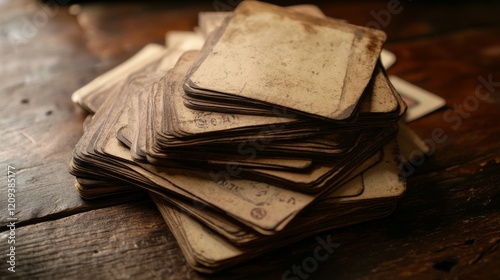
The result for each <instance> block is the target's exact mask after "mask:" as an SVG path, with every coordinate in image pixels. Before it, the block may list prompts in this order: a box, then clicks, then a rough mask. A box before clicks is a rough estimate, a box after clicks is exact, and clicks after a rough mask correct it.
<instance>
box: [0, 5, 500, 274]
mask: <svg viewBox="0 0 500 280" xmlns="http://www.w3.org/2000/svg"><path fill="white" fill-rule="evenodd" d="M0 2H1V4H0V5H2V6H1V9H0V55H1V61H0V74H1V75H0V97H1V100H2V101H0V131H1V132H0V142H1V143H2V145H3V146H2V149H0V166H1V167H0V168H5V166H6V165H7V164H13V165H15V167H16V168H17V171H18V173H17V174H16V178H17V180H18V181H17V188H18V201H17V202H18V209H19V211H18V212H17V213H16V216H17V217H18V218H19V219H20V221H21V226H20V227H19V228H18V239H17V240H16V241H18V242H19V243H18V245H19V246H18V249H17V250H18V251H17V252H18V257H19V258H18V261H19V263H18V270H17V271H18V272H17V273H16V274H15V275H14V276H16V277H17V278H26V277H31V278H42V279H49V278H50V279H57V278H75V277H78V278H87V279H89V278H119V279H123V278H134V279H135V278H137V279H151V278H163V279H209V278H213V279H280V278H281V277H282V275H283V273H284V272H286V271H287V270H289V269H291V268H292V265H300V264H301V263H302V262H303V261H304V259H306V258H308V257H310V256H311V255H312V254H313V252H314V249H315V248H316V246H318V243H317V241H316V239H315V238H314V237H313V238H309V239H306V240H303V241H301V242H298V243H296V244H293V245H291V246H288V247H286V248H282V249H279V250H277V251H275V252H272V253H270V254H267V255H266V256H263V257H262V258H259V259H257V260H254V261H252V262H249V263H247V264H244V265H241V266H239V267H237V268H234V269H232V270H229V271H226V272H224V273H222V274H220V275H217V276H215V277H206V276H203V275H200V274H198V273H195V272H193V271H192V270H190V269H189V268H187V266H186V264H185V262H184V259H183V257H182V254H181V253H180V251H179V249H178V247H177V245H176V244H175V241H174V240H173V239H172V237H171V235H170V233H169V231H168V229H167V227H166V226H165V225H164V223H163V221H162V219H161V216H160V215H159V213H158V212H157V211H156V210H154V209H153V206H152V205H151V204H150V202H149V201H148V200H146V201H145V200H144V199H142V198H132V200H133V199H136V200H137V199H139V200H141V199H142V202H133V203H131V204H123V203H124V202H125V201H128V200H130V199H126V198H123V199H122V198H116V199H112V200H104V201H98V202H85V201H83V200H81V199H80V198H79V197H78V194H77V193H76V191H75V189H74V187H73V178H72V177H71V176H70V175H69V174H68V173H67V163H68V161H69V158H70V156H71V150H72V149H73V146H74V144H75V143H76V141H78V138H79V137H80V136H81V133H82V122H83V119H84V117H85V114H84V113H83V112H82V111H81V110H79V109H78V108H77V107H75V106H74V105H73V104H72V103H71V101H70V95H71V93H72V92H73V91H74V90H75V89H77V88H79V87H80V86H82V85H83V84H85V83H86V82H88V81H90V80H91V79H92V78H94V77H96V76H97V75H99V74H100V73H102V72H104V71H106V70H107V69H110V68H111V67H113V66H114V65H116V64H118V63H119V62H121V61H123V60H125V59H126V58H128V57H130V56H131V55H133V54H134V53H135V52H136V51H137V50H139V49H140V48H141V47H142V46H144V45H145V44H147V43H150V42H157V43H161V42H163V40H164V33H165V32H166V31H168V30H176V29H179V30H190V29H191V27H192V26H193V25H195V24H196V17H197V12H198V11H201V10H214V9H215V8H216V6H215V5H214V3H216V2H205V3H202V2H201V1H186V2H182V3H164V4H156V3H125V4H123V3H121V4H117V3H107V4H106V3H82V4H81V11H80V13H79V14H78V15H75V16H73V15H70V14H69V12H68V7H67V6H63V7H59V8H58V10H57V12H55V13H54V14H53V15H52V14H51V13H50V10H47V9H46V8H44V6H40V4H38V2H37V1H35V0H19V1H17V0H16V1H0ZM234 2H236V1H220V2H217V3H222V4H224V5H222V6H221V5H219V6H217V7H219V8H221V9H223V10H224V9H230V8H231V6H232V5H231V4H232V3H234ZM299 3H300V1H286V3H285V2H280V4H281V5H289V4H299ZM387 3H388V2H387V1H356V2H354V3H352V2H347V1H345V2H340V3H327V2H324V1H317V4H318V5H319V6H320V8H322V9H323V11H324V12H325V14H327V15H329V16H333V17H338V18H344V19H347V20H348V21H350V22H352V23H355V24H360V25H366V24H367V23H368V22H370V21H372V20H374V19H375V18H374V16H373V14H374V13H379V14H380V11H382V10H385V9H387ZM401 3H402V7H403V10H402V11H401V12H400V13H398V14H393V15H391V20H390V21H389V22H388V24H387V26H385V27H384V28H383V29H384V30H385V31H386V32H387V33H388V38H389V40H388V42H389V43H388V44H387V46H386V47H387V48H388V49H389V50H391V51H393V52H394V53H395V54H396V56H397V58H398V61H397V63H396V64H395V65H394V66H393V68H392V69H391V70H390V74H394V75H397V76H399V77H401V78H403V79H405V80H407V81H409V82H411V83H414V84H416V85H417V86H420V87H422V88H424V89H426V90H429V91H431V92H433V93H435V94H437V95H439V96H442V97H444V98H445V99H446V102H447V107H446V108H444V109H441V110H439V111H437V112H434V113H432V114H430V115H428V116H426V117H424V118H421V119H418V120H416V121H413V122H411V123H410V127H411V128H412V129H414V130H415V131H416V132H417V134H418V135H419V136H420V137H422V138H424V139H427V138H429V139H432V135H433V131H435V129H442V131H443V133H444V134H445V135H446V136H447V139H446V140H445V141H443V142H442V143H437V144H436V149H435V152H433V153H432V155H430V156H429V157H427V158H426V159H425V160H424V161H423V163H422V164H420V163H418V164H413V165H412V166H410V167H412V168H414V171H413V172H411V173H412V175H411V176H410V177H408V191H407V193H406V195H405V196H404V197H403V199H402V200H401V201H400V204H399V206H398V207H397V208H396V210H395V212H394V214H393V215H391V216H389V217H387V218H384V219H380V220H377V221H373V222H369V223H364V224H360V225H356V226H351V227H348V228H344V229H339V230H335V231H331V232H327V233H324V234H321V235H319V237H321V238H323V239H325V238H327V236H328V235H330V237H331V238H332V240H333V241H334V242H336V243H340V244H341V246H340V247H339V248H337V249H336V250H335V252H334V253H333V254H332V255H331V256H330V257H329V258H328V259H327V260H326V261H324V262H321V263H319V265H318V268H317V269H316V270H315V271H313V272H311V273H309V275H308V276H309V277H308V279H332V278H334V279H335V278H342V279H372V278H375V279H392V278H427V279H429V278H430V279H455V278H462V279H488V278H492V277H493V276H497V275H500V271H499V267H498V265H497V264H498V262H499V261H500V253H499V249H498V248H499V247H500V245H499V240H500V210H499V209H500V202H499V199H498V198H499V197H500V193H499V192H500V188H499V183H498V182H499V179H500V178H499V177H500V175H499V174H500V142H499V141H498V139H499V137H500V130H499V126H498V125H497V121H498V119H499V117H500V115H499V114H500V110H498V108H499V102H500V98H499V88H500V87H499V86H496V85H495V86H494V87H492V90H491V92H489V94H487V95H488V96H487V98H485V99H484V100H480V101H479V104H478V106H477V109H474V110H469V111H466V112H465V113H466V114H464V113H463V111H462V113H460V112H459V111H458V109H456V108H458V107H455V105H456V106H459V105H462V106H464V102H465V101H466V100H468V101H469V102H471V100H472V99H471V98H473V97H474V96H475V90H476V87H477V86H478V85H480V84H481V82H480V81H479V80H478V78H479V77H483V78H486V79H487V78H488V77H491V79H492V80H493V81H495V82H500V36H499V35H500V28H499V24H500V18H499V17H498V14H500V6H499V4H498V3H494V2H488V1H486V2H465V1H461V2H459V3H456V4H454V5H448V4H445V3H434V4H431V3H421V1H413V2H406V1H401ZM40 11H45V13H46V15H47V22H46V23H44V24H42V22H41V21H40V22H38V26H35V27H36V30H34V29H33V27H30V23H31V25H33V24H34V21H35V20H36V19H35V18H36V16H37V15H39V14H40ZM372 11H373V12H372ZM38 20H40V19H38ZM23 28H24V31H25V33H23V34H24V35H25V38H24V39H25V40H21V41H15V42H14V43H13V41H12V39H11V37H9V34H12V33H11V32H15V31H19V30H21V31H22V30H23ZM30 29H31V30H30ZM30 31H32V32H30ZM483 94H484V95H486V92H485V91H483ZM448 110H452V111H451V112H450V111H448ZM453 110H455V111H453ZM467 114H469V115H467ZM445 115H447V116H448V119H445ZM457 116H460V124H459V125H458V123H459V122H458V119H457ZM465 116H467V117H465ZM449 118H453V121H450V119H449ZM434 142H435V141H434ZM4 170H5V169H4ZM2 193H6V192H5V181H2V182H1V183H0V213H1V214H0V221H1V224H2V225H3V224H4V223H5V221H6V216H5V214H4V213H5V212H6V210H5V206H4V205H6V204H5V200H6V196H5V195H1V194H2ZM105 206H110V207H107V208H103V209H96V208H102V207H105ZM93 209H96V210H93ZM79 212H83V213H79ZM6 230H7V228H6V227H4V226H2V227H1V228H0V231H1V233H0V242H1V244H2V245H0V248H5V247H4V246H5V244H6V240H5V238H6ZM2 250H3V249H2ZM0 269H1V271H0V277H2V278H3V276H4V275H5V272H6V263H5V262H4V259H3V258H2V265H0ZM9 276H13V275H9ZM292 279H293V278H292ZM299 279H300V278H299Z"/></svg>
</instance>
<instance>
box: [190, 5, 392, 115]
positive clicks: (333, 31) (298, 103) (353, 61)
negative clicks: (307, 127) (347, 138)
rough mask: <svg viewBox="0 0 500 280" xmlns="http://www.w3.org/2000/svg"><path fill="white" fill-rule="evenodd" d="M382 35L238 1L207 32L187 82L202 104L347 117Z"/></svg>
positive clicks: (353, 109)
mask: <svg viewBox="0 0 500 280" xmlns="http://www.w3.org/2000/svg"><path fill="white" fill-rule="evenodd" d="M385 38H386V37H385V34H384V33H383V32H382V31H379V30H374V29H369V28H365V27H360V26H354V25H351V24H347V23H344V22H341V21H338V20H334V19H331V18H319V17H314V16H310V15H307V14H303V13H298V12H296V11H293V10H289V9H285V8H280V7H276V6H273V5H269V4H265V3H260V2H254V1H248V2H243V3H241V4H240V5H239V6H238V7H237V8H236V10H235V11H234V13H233V15H232V16H231V17H228V18H227V19H226V20H225V21H224V22H223V24H222V26H221V27H220V28H219V29H217V30H216V31H215V32H214V33H212V35H211V37H210V38H209V39H208V41H207V43H206V44H205V46H204V48H203V49H202V51H201V54H200V56H199V57H198V59H197V61H196V62H195V63H194V65H193V67H192V68H191V70H190V71H189V73H188V75H187V78H186V81H185V84H184V88H185V90H186V94H187V95H188V96H189V98H192V99H195V100H196V99H197V100H199V101H204V102H206V104H207V107H208V108H207V109H209V108H213V105H214V104H219V106H229V105H235V107H236V108H238V109H239V110H240V111H241V112H245V111H246V110H245V108H249V109H250V110H249V111H251V110H254V108H256V107H257V108H260V109H263V110H268V111H272V109H273V108H277V107H278V108H280V107H281V108H287V109H289V110H291V111H293V112H296V113H297V114H302V115H307V116H311V117H315V118H322V119H327V120H336V121H341V120H349V119H351V118H353V117H355V116H356V113H357V111H358V109H359V108H360V106H359V104H360V103H361V102H360V100H361V98H362V97H363V93H364V92H365V88H366V87H367V85H368V83H369V82H370V80H371V78H372V75H373V71H374V69H375V66H376V64H377V60H378V58H379V55H380V52H381V49H382V44H383V43H384V41H385ZM188 103H189V102H188ZM198 109H199V108H198ZM233 110H234V109H233Z"/></svg>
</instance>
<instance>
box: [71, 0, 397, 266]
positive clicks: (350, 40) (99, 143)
mask: <svg viewBox="0 0 500 280" xmlns="http://www.w3.org/2000/svg"><path fill="white" fill-rule="evenodd" d="M198 31H199V33H195V32H192V33H188V32H182V33H171V34H170V35H169V36H168V46H167V48H165V47H162V46H159V45H149V46H147V47H145V48H144V49H143V50H142V51H140V52H139V53H138V54H137V55H136V56H134V57H132V58H131V59H129V60H128V61H126V62H125V63H123V64H122V65H120V66H118V67H117V68H115V69H113V70H111V71H109V72H108V73H106V74H104V75H102V76H100V77H98V78H96V79H95V80H93V81H92V82H90V83H89V84H88V85H86V86H84V87H83V88H81V89H80V90H78V91H76V92H75V93H74V95H73V100H74V101H75V102H76V103H78V104H80V105H82V107H84V108H86V109H87V110H89V111H90V112H92V113H95V114H94V115H92V116H89V117H88V120H87V121H86V122H85V130H84V135H83V136H82V138H81V139H80V141H79V142H78V144H77V145H76V147H75V150H74V153H73V158H72V161H71V163H70V172H71V173H72V174H73V175H75V176H76V183H75V185H76V187H77V188H78V190H79V192H80V194H81V195H82V197H84V198H87V199H93V198H102V197H107V196H112V195H117V194H124V195H134V194H135V193H136V192H137V190H140V189H145V190H147V191H149V192H150V195H151V197H152V198H153V200H154V201H155V203H156V205H157V206H158V209H159V210H160V212H161V213H162V215H163V217H164V218H165V221H166V223H167V224H168V226H169V227H170V229H171V231H172V233H173V234H174V236H175V237H176V239H177V241H178V242H179V245H180V247H181V249H182V251H183V252H184V254H185V256H186V259H187V261H188V263H189V264H190V265H191V266H192V267H193V268H195V269H196V270H199V271H202V272H207V273H212V272H216V271H219V270H221V269H224V268H227V267H230V266H233V265H235V264H238V263H240V262H242V261H245V260H247V259H250V258H252V257H255V256H257V255H259V254H262V253H264V252H266V251H269V250H273V249H275V248H277V247H279V246H284V245H286V244H289V243H291V242H294V241H296V240H299V239H302V238H305V237H307V236H310V235H313V234H315V233H317V232H320V231H324V230H328V229H332V228H336V227H341V226H346V225H349V224H353V223H359V222H362V221H366V220H370V219H375V218H379V217H383V216H385V215H388V214H389V213H390V212H391V211H392V209H393V208H394V207H395V205H396V202H397V200H398V198H399V197H400V196H401V195H402V193H403V192H404V189H405V183H404V180H402V179H401V178H400V177H399V173H398V172H399V171H398V170H399V162H398V158H399V157H398V155H399V151H398V145H397V141H396V140H395V138H396V132H397V130H398V120H399V119H400V118H401V117H402V116H403V114H404V113H405V110H406V105H405V103H404V102H403V100H402V99H401V97H400V96H399V94H398V93H397V92H396V90H395V89H394V88H393V86H392V85H391V83H390V82H389V79H388V78H387V76H386V74H385V72H384V69H383V67H382V66H381V63H380V62H379V56H380V52H381V49H382V45H383V43H384V40H385V34H384V33H383V32H381V31H378V30H373V29H368V28H365V27H359V26H354V25H350V24H347V23H345V22H343V21H339V20H335V19H331V18H326V17H325V16H324V15H322V14H321V12H320V11H319V10H318V9H317V8H316V7H315V6H310V5H301V6H294V7H289V8H281V7H277V6H274V5H269V4H265V3H260V2H257V1H248V2H242V3H241V4H240V5H239V6H238V7H237V8H236V10H235V11H234V12H233V13H209V12H206V13H201V14H200V24H199V28H198ZM176 34H177V35H178V36H176ZM205 39H206V40H205ZM104 199H105V198H104ZM255 245H259V246H255Z"/></svg>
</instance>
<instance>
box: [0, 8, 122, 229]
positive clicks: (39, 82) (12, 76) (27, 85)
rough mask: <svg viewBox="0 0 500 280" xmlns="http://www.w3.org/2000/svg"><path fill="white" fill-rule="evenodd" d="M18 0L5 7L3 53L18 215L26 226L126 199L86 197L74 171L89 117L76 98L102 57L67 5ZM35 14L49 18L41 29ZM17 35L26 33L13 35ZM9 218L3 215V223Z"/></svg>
mask: <svg viewBox="0 0 500 280" xmlns="http://www.w3.org/2000/svg"><path fill="white" fill-rule="evenodd" d="M16 3H18V5H19V6H15V5H13V6H12V10H8V9H7V10H1V11H0V15H1V19H2V20H6V22H7V23H6V24H2V34H5V35H6V37H2V41H1V42H2V43H1V50H0V53H1V54H2V60H1V67H0V96H1V100H2V101H1V102H0V131H1V133H0V142H1V143H2V149H0V166H1V167H0V168H2V170H3V171H2V172H5V173H6V170H7V165H12V166H14V167H15V168H16V181H17V182H16V183H17V184H16V185H17V199H16V202H17V210H18V211H17V213H16V217H17V218H18V220H19V222H20V223H25V222H29V221H30V220H32V219H43V218H44V217H47V216H60V215H64V214H63V213H66V214H70V213H75V212H79V211H84V210H88V209H93V208H96V207H103V206H105V205H113V204H117V203H120V202H122V201H124V200H123V199H120V198H117V199H112V200H108V201H99V202H86V201H83V200H82V199H81V198H80V196H79V195H78V193H77V192H76V189H75V187H74V183H73V182H74V177H72V176H71V175H70V174H69V173H68V163H69V160H70V158H71V151H72V150H73V148H74V145H75V144H76V142H77V141H78V139H79V138H80V137H81V135H82V122H83V120H84V118H85V113H84V112H83V111H82V110H81V109H80V108H78V107H77V106H75V105H74V104H73V103H72V102H71V100H70V95H71V93H72V92H73V91H74V90H76V89H77V88H79V87H80V86H81V85H83V84H84V83H85V82H86V81H89V80H90V79H91V77H92V76H93V75H95V73H97V72H99V71H100V70H101V66H100V65H98V62H99V60H98V59H97V57H96V56H94V55H92V54H91V53H90V52H88V51H87V50H86V48H85V45H84V40H83V39H84V38H83V37H82V36H81V29H80V28H79V27H78V25H77V22H76V20H75V18H74V17H73V16H71V15H69V14H68V12H67V9H66V8H64V7H60V8H58V10H57V12H54V15H53V16H49V14H48V12H46V11H44V10H43V9H42V6H40V5H39V4H36V3H37V2H35V1H19V2H17V1H16ZM37 15H45V16H46V19H47V21H46V22H45V23H44V24H42V21H40V22H39V24H38V27H37V26H35V24H36V22H37V21H36V20H35V19H36V18H37ZM26 30H31V31H30V32H32V33H28V31H26ZM16 32H20V33H16ZM9 34H11V35H9ZM12 34H20V35H22V36H25V37H23V38H24V39H22V40H21V39H19V40H14V39H11V38H12V37H11V36H14V35H12ZM27 34H29V35H30V36H28V35H27ZM16 36H17V35H16ZM16 38H17V37H16ZM6 188H7V185H6V180H2V182H1V184H0V191H1V192H2V193H5V194H6V193H7V191H6ZM127 200H130V199H127ZM0 205H1V210H2V213H5V212H6V211H3V210H4V209H6V205H7V196H6V195H2V196H0ZM6 218H7V217H6V216H5V215H4V214H2V215H1V216H0V222H1V223H2V224H3V223H5V222H6ZM0 230H2V231H3V230H6V229H5V228H3V227H2V228H1V229H0Z"/></svg>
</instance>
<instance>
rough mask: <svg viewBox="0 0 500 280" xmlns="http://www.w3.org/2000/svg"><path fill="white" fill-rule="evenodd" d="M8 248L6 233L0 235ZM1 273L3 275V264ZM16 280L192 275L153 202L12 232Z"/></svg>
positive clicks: (3, 264)
mask: <svg viewBox="0 0 500 280" xmlns="http://www.w3.org/2000/svg"><path fill="white" fill-rule="evenodd" d="M0 236H1V242H2V244H6V242H7V241H6V236H7V232H4V233H1V234H0ZM1 266H2V272H1V273H2V274H3V275H7V273H10V272H8V271H7V267H6V263H5V262H2V265H1ZM15 270H16V272H15V273H12V274H11V276H15V278H18V279H23V278H24V279H26V278H27V277H28V278H33V277H34V278H44V279H48V278H51V279H93V278H94V279H95V278H98V279H124V278H133V279H138V278H140V279H151V278H162V277H163V278H168V279H186V278H187V276H189V275H190V274H191V272H190V270H188V269H187V267H186V265H185V264H184V259H183V258H182V256H181V253H180V251H179V249H178V247H177V245H176V244H175V242H173V237H172V236H171V235H170V233H169V231H168V229H167V227H166V225H165V224H164V223H163V222H162V220H161V216H160V215H159V213H158V212H157V211H156V210H155V209H154V205H152V204H151V203H142V204H128V205H121V206H116V207H109V208H104V209H99V210H94V211H90V212H85V213H81V214H75V215H72V216H70V217H66V218H62V219H59V220H54V221H48V222H42V223H38V224H35V225H29V226H24V227H21V228H18V229H17V232H16V269H15Z"/></svg>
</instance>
